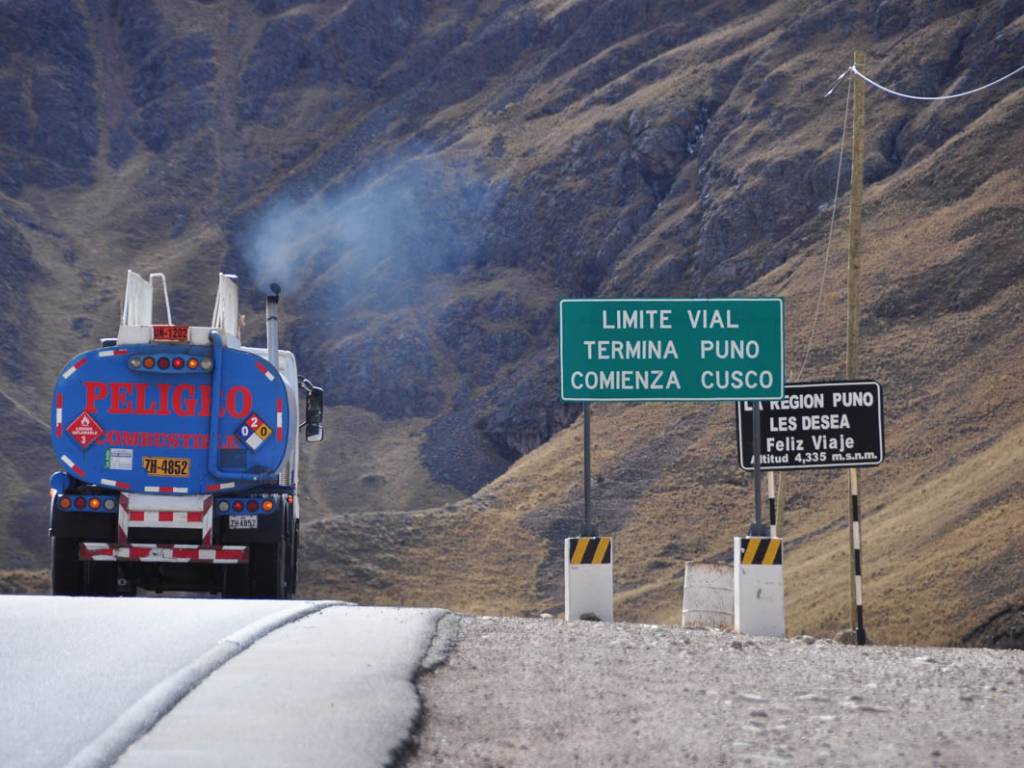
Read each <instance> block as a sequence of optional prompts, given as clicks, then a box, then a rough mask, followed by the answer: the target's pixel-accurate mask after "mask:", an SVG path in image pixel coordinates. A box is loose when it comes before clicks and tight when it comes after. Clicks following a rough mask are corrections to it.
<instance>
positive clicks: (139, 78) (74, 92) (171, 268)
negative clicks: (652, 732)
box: [0, 0, 1024, 642]
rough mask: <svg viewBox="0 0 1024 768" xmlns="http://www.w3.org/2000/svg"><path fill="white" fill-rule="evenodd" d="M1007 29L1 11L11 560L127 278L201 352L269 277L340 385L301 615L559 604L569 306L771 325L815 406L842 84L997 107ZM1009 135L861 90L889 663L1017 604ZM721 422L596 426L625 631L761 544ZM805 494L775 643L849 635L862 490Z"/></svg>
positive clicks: (647, 418)
mask: <svg viewBox="0 0 1024 768" xmlns="http://www.w3.org/2000/svg"><path fill="white" fill-rule="evenodd" d="M1022 14H1024V3H1021V2H1014V1H1012V0H1000V1H996V0H992V1H990V2H983V3H974V2H970V3H969V2H954V1H953V0H948V1H947V2H938V3H934V2H923V1H922V2H910V3H894V2H884V1H882V2H871V3H864V4H858V5H852V4H849V3H844V2H841V1H840V0H834V1H833V2H813V3H800V2H786V1H784V0H780V1H779V2H741V1H740V0H719V1H714V0H709V1H708V2H701V3H691V4H680V3H677V2H668V1H667V0H664V1H658V0H628V1H623V0H515V1H512V0H506V1H504V2H501V1H500V0H448V1H446V2H441V1H440V0H439V1H438V2H423V1H418V0H347V1H346V2H342V3H323V2H295V1H293V0H249V2H247V3H242V2H226V1H225V0H222V1H221V2H215V1H213V2H198V1H190V2H183V3H182V2H169V1H168V0H132V1H126V2H102V1H101V0H81V1H80V2H76V1H75V0H49V2H46V3H32V2H24V1H18V0H16V1H14V2H8V3H5V4H3V5H2V6H0V92H2V93H3V96H4V103H5V106H6V108H5V109H4V110H3V113H2V115H0V254H2V258H3V269H2V271H0V296H2V298H3V302H2V304H0V330H2V331H3V333H2V334H0V344H2V345H3V350H2V351H3V354H2V356H0V418H2V420H3V423H4V424H5V425H6V426H7V432H8V435H9V436H10V437H9V439H8V440H7V441H4V442H3V443H2V444H0V476H2V478H3V480H4V481H5V483H6V484H5V487H6V488H7V489H8V498H9V499H10V502H9V503H8V504H7V505H6V509H5V511H4V514H3V516H2V517H0V529H2V532H3V535H2V536H0V566H6V567H8V568H38V567H42V566H44V565H45V545H46V538H45V513H44V507H45V488H46V475H47V474H48V472H49V471H50V470H51V467H52V468H53V469H55V468H56V466H55V465H54V463H53V461H52V460H51V459H50V457H49V449H48V446H47V445H46V434H45V431H46V429H47V422H48V413H47V407H48V402H49V390H50V386H51V382H52V381H53V378H54V377H55V376H56V374H57V372H58V371H59V369H60V367H61V365H62V364H63V362H64V361H65V360H66V359H67V358H68V357H70V356H71V354H73V353H74V352H76V351H78V350H79V349H81V348H82V347H83V346H84V345H87V344H90V343H92V342H93V341H94V340H95V339H96V338H97V337H98V336H101V335H106V334H108V333H110V332H111V330H112V329H113V327H114V324H115V322H116V318H117V313H118V302H119V295H120V288H121V284H122V281H123V274H124V270H125V269H126V268H128V267H131V268H134V269H136V270H139V271H144V272H145V271H151V270H152V271H157V270H159V271H164V272H166V273H168V278H169V282H170V287H171V292H172V296H171V298H172V303H173V305H174V306H175V309H176V312H178V313H179V314H180V315H181V316H182V317H184V318H186V319H190V320H194V321H196V322H201V321H202V320H203V319H204V318H205V316H206V314H207V313H208V312H209V310H210V308H211V305H212V295H213V289H214V283H215V280H214V279H215V277H216V273H217V272H218V271H221V270H223V271H231V272H236V273H238V274H239V275H240V281H241V283H242V285H243V286H245V287H246V289H247V290H248V293H247V296H246V301H245V303H246V305H247V311H248V312H249V313H250V315H251V316H254V317H259V314H260V305H259V295H260V294H259V286H260V285H262V284H265V283H266V282H268V281H269V280H270V279H272V278H273V279H278V280H279V281H281V282H282V284H283V285H284V286H285V311H286V313H287V318H286V323H287V325H286V337H285V339H284V341H285V343H286V344H287V345H289V346H291V347H292V348H294V349H295V350H296V351H297V353H298V354H299V356H300V357H299V359H300V360H301V361H303V365H304V366H305V367H306V370H305V371H304V373H305V374H306V375H308V376H310V377H311V378H315V379H318V380H319V381H320V382H322V383H324V384H326V385H327V387H328V400H329V405H330V408H329V414H328V429H329V439H328V442H325V443H324V444H322V445H320V446H317V447H316V449H315V450H314V451H309V452H308V455H307V457H306V458H307V464H306V466H307V467H309V468H311V469H312V470H313V471H312V472H311V473H310V481H309V483H308V485H307V504H306V505H305V506H304V510H306V511H307V512H308V513H309V514H310V516H311V517H313V518H323V522H320V523H316V524H314V525H312V526H310V527H309V528H308V531H309V535H308V536H307V538H306V545H307V553H308V555H309V557H308V558H307V560H306V566H307V567H306V579H307V584H310V585H311V586H310V589H311V591H315V592H317V593H318V594H322V593H328V592H329V593H331V594H336V595H340V596H349V597H358V598H360V599H368V600H369V599H373V600H388V601H393V602H420V603H427V602H429V603H436V604H444V605H446V606H450V607H453V608H474V607H475V608H479V609H481V610H488V611H497V610H505V611H508V612H520V611H532V610H537V609H539V608H541V607H552V606H555V605H556V604H557V602H558V579H559V573H558V569H559V562H560V561H559V560H558V558H559V555H558V552H559V551H560V547H561V544H560V542H559V538H560V537H561V536H563V535H564V534H566V533H567V532H570V531H572V530H573V529H574V527H575V522H574V521H575V520H576V516H577V515H578V512H579V498H580V492H579V482H578V475H579V455H578V447H579V445H578V439H579V434H578V429H577V428H576V427H575V426H573V427H572V428H570V429H565V427H567V426H568V425H570V424H573V422H574V419H575V417H576V415H577V411H576V409H575V408H574V407H570V406H566V405H564V404H562V403H561V402H560V401H559V399H558V389H557V356H556V349H555V341H556V339H557V314H556V306H557V299H558V298H560V297H565V296H592V295H610V296H614V295H621V296H640V295H646V296H710V295H727V294H730V293H733V292H740V293H748V294H762V295H783V296H785V297H786V299H787V335H788V339H787V348H788V349H789V351H790V357H789V363H788V364H789V367H790V378H791V379H794V380H796V379H798V378H804V379H810V378H832V377H836V376H839V375H841V370H842V366H841V361H842V354H843V349H842V339H843V336H842V322H843V309H842V305H843V301H844V298H845V294H844V286H845V277H844V274H843V271H842V267H841V261H842V251H843V237H844V235H845V217H844V215H840V217H839V222H838V230H837V241H836V243H835V244H834V246H833V248H834V250H833V253H832V262H831V268H830V271H828V272H827V273H823V256H824V250H825V239H826V236H827V233H828V227H829V220H830V216H831V205H832V193H833V185H834V184H835V172H836V161H837V153H838V145H839V140H840V136H841V134H842V121H843V111H844V98H845V85H841V86H840V88H839V89H838V90H837V91H836V93H834V94H833V95H832V96H831V97H830V98H828V99H825V98H823V94H824V92H825V91H826V90H827V89H828V88H829V87H830V85H831V84H832V81H833V80H834V79H835V77H836V76H837V75H838V74H839V73H840V72H842V70H843V69H844V67H846V66H847V65H848V63H849V61H850V59H851V56H852V50H853V48H854V47H858V46H859V47H862V48H863V49H865V50H866V51H867V62H868V64H867V70H868V71H869V72H870V73H871V74H872V75H873V76H877V78H878V79H879V80H881V81H882V82H885V83H891V84H893V85H895V86H897V87H899V88H900V89H901V90H904V91H909V92H913V93H943V92H952V91H955V90H962V89H965V88H969V87H973V86H975V85H978V84H980V83H983V82H987V81H990V80H992V79H994V78H996V77H998V76H999V75H1002V74H1004V73H1005V72H1008V71H1010V70H1012V69H1014V68H1015V67H1017V66H1019V65H1020V62H1021V56H1022V53H1024V17H1022ZM1022 113H1024V91H1022V90H1021V87H1020V84H1019V83H1016V82H1014V81H1009V82H1008V83H1006V84H1004V85H1003V86H1001V87H997V88H993V89H990V90H988V91H985V92H983V93H981V94H978V95H977V96H974V97H971V98H969V99H963V100H958V101H951V102H942V103H930V104H922V103H915V102H909V101H905V100H898V99H893V98H890V97H887V96H884V95H883V94H881V93H880V92H878V91H872V92H870V93H869V98H868V119H867V132H868V138H867V162H866V182H867V192H866V208H865V254H864V267H863V280H864V287H863V297H862V302H863V309H864V342H863V352H862V370H863V373H864V375H865V376H871V377H875V378H878V379H879V380H880V381H882V383H883V385H884V386H885V387H886V403H887V409H888V410H887V414H886V417H887V435H888V438H889V444H890V445H889V449H890V450H889V460H888V462H887V463H886V464H885V465H884V466H883V467H882V468H880V469H878V470H875V471H872V472H870V473H866V477H865V481H864V482H865V494H866V497H865V500H866V503H867V510H866V511H867V520H866V522H865V531H866V533H865V536H866V537H867V539H866V543H865V558H866V568H867V577H868V597H867V600H868V605H869V616H871V617H872V619H873V620H874V622H875V623H874V625H873V626H878V628H879V631H878V632H877V633H876V634H877V635H879V636H881V637H882V638H883V639H886V638H888V639H908V638H909V639H916V640H918V641H921V642H924V641H934V642H949V641H954V640H959V639H962V638H964V637H966V636H967V635H968V633H970V632H974V631H975V630H977V629H978V628H979V627H981V626H982V625H984V624H985V622H986V621H988V620H989V619H990V618H991V617H994V616H996V615H998V614H1000V613H1002V612H1005V611H1007V610H1012V609H1013V608H1014V606H1019V605H1020V602H1021V599H1022V597H1024V595H1022V594H1021V588H1020V587H1019V585H1018V583H1017V579H1016V577H1015V575H1014V574H1015V573H1016V572H1017V570H1016V569H1017V568H1018V567H1019V564H1020V563H1019V558H1018V557H1017V555H1016V554H1015V549H1014V548H1013V546H1012V544H1011V542H1012V540H1013V533H1014V532H1016V530H1017V528H1018V527H1019V526H1020V523H1019V521H1017V519H1016V517H1015V516H1014V514H1013V510H1014V509H1019V504H1020V500H1021V498H1022V495H1024V488H1022V485H1024V483H1022V481H1021V479H1020V478H1021V473H1019V472H1016V471H1015V467H1016V466H1018V465H1019V462H1020V459H1021V458H1024V457H1022V453H1024V447H1022V440H1024V434H1022V432H1021V430H1022V429H1024V402H1022V400H1024V397H1022V391H1021V387H1020V385H1019V382H1020V380H1021V376H1022V374H1024V370H1022V367H1024V357H1022V356H1021V355H1020V354H1019V352H1017V350H1019V349H1020V348H1021V342H1022V338H1021V333H1022V324H1021V315H1022V313H1021V292H1022V290H1024V289H1022V276H1024V258H1022V257H1021V255H1020V253H1019V249H1018V248H1017V247H1016V244H1015V238H1014V235H1015V232H1016V231H1017V230H1019V227H1020V225H1021V223H1022V220H1024V215H1022V205H1021V200H1022V199H1024V198H1022V186H1021V181H1020V178H1021V175H1020V169H1021V162H1022V160H1021V155H1020V152H1019V148H1020V147H1021V146H1024V131H1022V129H1021V127H1020V126H1021V115H1022ZM848 173H849V168H848V165H847V164H845V163H844V174H843V178H842V182H843V184H842V186H843V188H844V189H845V186H846V183H847V182H848ZM839 204H840V206H841V209H840V210H841V212H842V213H845V199H843V198H841V199H840V203H839ZM819 286H824V290H823V302H822V304H821V310H820V312H816V311H815V307H816V302H817V296H818V292H819ZM815 317H818V318H819V320H818V322H817V323H815V322H814V318H815ZM258 336H259V331H258V329H256V330H252V337H251V338H252V340H255V339H257V338H258ZM805 357H806V360H807V364H806V367H805V366H804V364H803V361H804V358H805ZM730 415H731V411H730V410H729V408H728V407H727V406H688V405H682V406H635V407H621V406H608V407H603V408H599V409H597V413H596V420H595V430H596V435H597V440H598V442H597V444H596V451H597V455H596V460H597V462H598V465H599V467H600V468H599V475H600V477H599V484H598V488H597V492H596V495H597V503H598V507H599V510H600V512H601V514H602V520H603V525H604V529H605V530H607V531H609V532H615V533H616V535H617V544H616V546H617V557H618V561H619V566H618V574H619V577H618V578H619V586H620V593H621V600H622V615H624V616H626V617H633V618H658V619H660V620H670V619H672V618H673V617H676V616H677V615H678V603H679V587H680V583H681V568H682V562H683V559H684V558H692V557H701V556H710V555H713V554H715V553H718V552H723V551H725V550H726V549H727V547H728V546H729V537H730V536H731V535H734V534H736V533H738V532H741V531H742V529H743V527H744V526H745V523H746V519H747V517H748V514H749V513H748V508H749V496H750V493H749V480H748V478H747V477H746V476H745V475H744V474H743V473H741V472H740V471H739V470H738V469H736V467H735V459H734V449H733V446H732V443H733V440H734V438H733V435H732V433H731V431H730V430H731V421H730ZM510 465H511V470H509V467H510ZM786 482H787V488H788V489H789V498H788V501H787V508H788V523H787V529H788V532H787V536H789V537H790V544H789V546H790V550H789V552H790V559H789V562H790V563H791V564H792V566H791V568H790V569H789V571H788V573H787V579H788V585H789V590H790V594H791V599H790V610H791V614H792V616H791V623H794V622H796V623H798V624H799V626H798V627H795V628H797V629H799V628H805V629H807V630H808V631H813V630H817V629H821V628H827V627H835V626H837V625H841V623H842V621H843V620H844V615H845V599H846V588H845V583H844V579H845V568H846V565H845V544H844V538H843V537H844V536H845V532H844V530H843V528H842V517H843V514H844V503H845V502H844V492H843V482H844V481H843V479H842V477H840V475H839V474H837V473H831V474H830V473H799V474H798V475H791V476H790V477H788V478H787V481H786ZM481 489H482V490H481ZM470 494H473V495H472V498H470V499H468V500H464V501H460V500H462V499H464V498H465V497H466V496H468V495H470ZM446 505H447V506H446ZM417 510H418V511H417ZM423 510H427V511H423ZM872 525H875V526H877V528H876V529H875V530H876V533H875V538H874V539H872V538H871V536H872V533H871V526H872ZM468 541H477V542H480V546H479V547H470V548H467V547H466V543H467V542H468ZM873 550H874V551H873ZM485 551H488V552H490V553H491V554H490V555H489V556H487V557H482V556H481V553H483V552H485ZM413 566H415V567H413ZM872 606H877V607H876V608H875V613H874V614H873V615H872V613H871V610H872V609H871V607H872ZM871 628H872V626H869V629H871Z"/></svg>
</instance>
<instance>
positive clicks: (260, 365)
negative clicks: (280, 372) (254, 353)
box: [256, 360, 274, 381]
mask: <svg viewBox="0 0 1024 768" xmlns="http://www.w3.org/2000/svg"><path fill="white" fill-rule="evenodd" d="M256 367H257V368H259V369H260V373H262V374H263V375H264V376H266V377H267V380H268V381H273V380H274V374H272V373H271V372H270V369H269V368H267V366H265V365H264V364H263V363H261V362H260V361H259V360H257V361H256Z"/></svg>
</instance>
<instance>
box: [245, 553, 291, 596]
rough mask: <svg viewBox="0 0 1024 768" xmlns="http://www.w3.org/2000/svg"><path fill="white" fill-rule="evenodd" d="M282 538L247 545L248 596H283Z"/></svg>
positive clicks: (283, 564)
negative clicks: (265, 542)
mask: <svg viewBox="0 0 1024 768" xmlns="http://www.w3.org/2000/svg"><path fill="white" fill-rule="evenodd" d="M284 561H285V557H284V540H283V539H282V540H281V541H278V542H276V543H274V544H252V545H250V547H249V596H250V597H270V598H281V597H284V596H285V584H284V577H285V570H284V567H285V562H284Z"/></svg>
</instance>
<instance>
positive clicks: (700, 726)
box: [405, 617, 1024, 768]
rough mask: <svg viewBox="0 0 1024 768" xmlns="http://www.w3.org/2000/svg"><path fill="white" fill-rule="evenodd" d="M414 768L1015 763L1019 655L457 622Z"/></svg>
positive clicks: (424, 685) (632, 627) (1021, 698)
mask: <svg viewBox="0 0 1024 768" xmlns="http://www.w3.org/2000/svg"><path fill="white" fill-rule="evenodd" d="M419 684H420V693H421V696H422V698H423V700H424V704H425V712H424V720H423V727H422V729H421V731H420V733H419V736H418V749H417V750H416V751H415V753H414V754H412V755H411V756H410V757H409V758H408V760H407V761H406V763H405V765H406V766H408V767H409V768H422V767H425V766H503V767H508V768H511V767H512V766H531V767H534V766H548V765H550V766H560V767H564V766H566V765H588V766H631V765H635V766H651V765H684V764H692V765H702V766H703V765H712V766H717V765H721V766H732V765H794V766H802V765H815V766H817V765H827V766H847V765H849V766H857V767H858V768H864V767H865V766H893V765H915V766H916V765H926V766H1020V765H1022V764H1024V651H1008V650H1006V651H1004V650H984V649H960V648H912V647H886V646H872V647H867V648H857V647H851V646H844V645H839V644H836V643H834V642H832V641H831V640H814V639H813V638H792V639H787V640H780V639H773V638H755V637H746V636H740V635H734V634H731V633H728V632H720V631H712V630H694V629H683V628H681V627H665V626H648V625H638V624H621V623H618V624H598V623H589V622H573V623H566V622H563V621H560V620H555V619H511V618H489V617H463V618H462V622H461V628H460V631H459V639H458V644H457V646H456V647H455V649H454V650H453V651H452V653H451V655H450V657H449V659H448V661H447V663H446V664H445V665H443V666H441V667H439V668H438V669H437V670H435V671H434V672H432V673H429V674H425V675H423V676H422V677H421V678H420V681H419Z"/></svg>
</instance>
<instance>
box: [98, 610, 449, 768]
mask: <svg viewBox="0 0 1024 768" xmlns="http://www.w3.org/2000/svg"><path fill="white" fill-rule="evenodd" d="M445 615H446V613H445V612H444V611H436V610H415V609H395V608H359V607H355V606H337V607H333V608H328V609H327V610H325V611H323V612H322V613H318V614H316V615H313V616H309V617H307V618H304V619H302V620H301V621H297V622H295V623H294V624H289V625H288V626H286V627H283V628H281V629H279V630H277V631H275V632H273V633H271V634H270V635H268V636H267V637H265V638H263V639H262V640H260V641H259V642H257V643H255V644H254V645H253V646H252V647H251V648H250V649H249V650H247V651H245V652H244V653H241V654H239V655H238V656H236V657H234V658H233V659H231V660H230V661H228V662H227V663H226V664H225V665H224V666H223V667H221V668H220V669H219V670H217V671H216V672H214V673H213V674H212V675H211V676H210V677H208V678H207V679H206V680H205V681H203V682H202V683H201V684H200V685H199V686H198V687H197V688H196V689H195V690H194V691H192V692H191V693H190V694H189V695H188V696H186V697H185V698H184V699H183V700H182V701H181V703H180V704H179V705H178V706H177V707H175V708H174V709H173V710H172V711H171V712H170V713H169V714H168V715H167V716H166V717H164V718H163V719H162V720H161V721H160V722H159V723H158V724H157V725H156V727H155V728H153V730H152V731H150V732H149V733H147V734H146V735H145V736H143V737H142V738H141V739H140V740H139V741H137V742H136V743H135V744H134V745H132V747H131V748H130V749H129V750H128V751H127V752H126V753H125V754H124V756H123V757H122V758H121V759H120V760H119V761H118V763H117V766H118V768H123V767H125V766H127V767H128V768H139V767H140V766H141V767H145V768H152V766H182V765H203V766H251V765H273V766H289V765H295V766H318V765H339V766H384V765H389V764H390V763H391V758H392V756H394V755H395V754H396V753H398V752H399V751H400V750H401V748H402V746H403V745H404V743H405V741H406V739H407V737H408V735H409V734H410V731H411V730H412V728H413V726H414V724H415V723H416V720H417V718H418V716H419V712H420V701H419V696H418V695H417V692H416V687H415V685H414V682H413V680H414V678H415V677H416V675H417V673H418V672H419V670H420V666H421V663H423V662H424V659H425V657H427V656H428V651H430V646H431V642H432V640H433V639H434V637H435V629H436V628H437V626H438V622H439V620H440V619H442V618H443V617H444V616H445ZM442 636H443V633H442ZM439 660H440V657H439V656H438V657H434V658H430V659H428V660H427V661H426V663H427V664H430V663H432V661H439Z"/></svg>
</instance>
